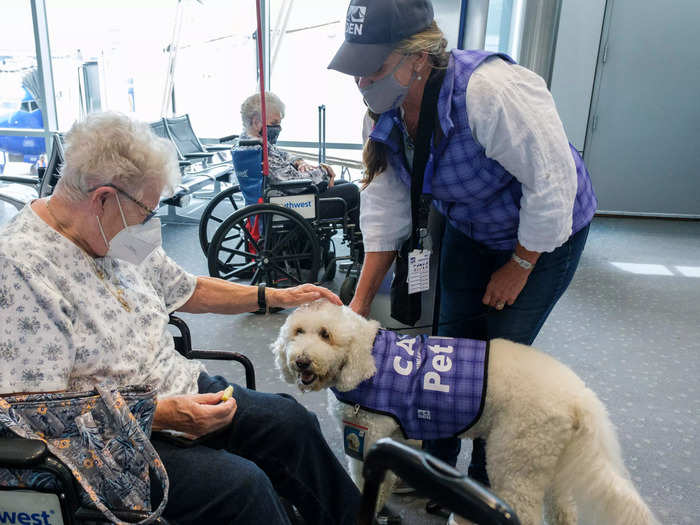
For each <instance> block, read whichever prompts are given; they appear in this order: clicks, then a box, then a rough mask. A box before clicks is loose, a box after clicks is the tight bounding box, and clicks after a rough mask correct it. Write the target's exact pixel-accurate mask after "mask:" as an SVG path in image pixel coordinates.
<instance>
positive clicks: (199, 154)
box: [182, 152, 214, 160]
mask: <svg viewBox="0 0 700 525" xmlns="http://www.w3.org/2000/svg"><path fill="white" fill-rule="evenodd" d="M182 156H183V157H185V159H187V160H190V159H193V160H196V159H210V158H212V157H213V156H214V154H213V153H206V152H195V153H183V154H182Z"/></svg>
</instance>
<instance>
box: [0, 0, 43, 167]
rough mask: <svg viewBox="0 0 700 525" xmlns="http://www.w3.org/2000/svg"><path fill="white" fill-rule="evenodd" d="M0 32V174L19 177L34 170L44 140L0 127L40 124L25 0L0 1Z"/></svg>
mask: <svg viewBox="0 0 700 525" xmlns="http://www.w3.org/2000/svg"><path fill="white" fill-rule="evenodd" d="M0 35H2V40H1V41H0V42H1V43H0V175H4V176H10V177H14V176H23V175H26V174H28V173H29V172H30V171H34V172H36V164H37V162H39V161H40V160H43V154H44V152H45V151H46V147H45V145H44V139H43V137H31V136H17V135H10V134H9V133H7V132H6V133H3V132H2V128H9V129H13V128H25V129H37V130H41V129H43V127H44V123H43V120H42V114H41V111H39V106H38V103H37V101H38V100H40V99H41V97H42V96H43V95H42V90H41V83H40V82H39V80H38V79H39V76H38V72H37V62H36V50H35V47H34V30H33V25H32V11H31V6H30V3H29V0H3V3H2V16H0Z"/></svg>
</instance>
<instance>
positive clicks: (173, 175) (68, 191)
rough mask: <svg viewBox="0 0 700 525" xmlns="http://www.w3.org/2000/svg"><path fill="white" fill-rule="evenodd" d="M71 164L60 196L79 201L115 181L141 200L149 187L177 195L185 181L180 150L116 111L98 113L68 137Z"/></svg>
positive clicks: (67, 165)
mask: <svg viewBox="0 0 700 525" xmlns="http://www.w3.org/2000/svg"><path fill="white" fill-rule="evenodd" d="M65 142H66V153H65V162H64V164H63V167H62V168H61V177H60V179H59V180H58V183H57V185H56V189H55V192H56V193H59V194H61V195H62V196H64V197H65V198H67V199H68V200H71V201H73V202H77V201H80V200H83V199H85V198H86V197H87V195H88V190H91V189H93V188H94V187H96V186H100V185H103V184H109V183H112V184H114V185H116V186H118V187H119V188H121V189H123V190H124V191H127V192H129V193H130V194H131V195H133V196H134V197H135V198H137V199H140V198H142V197H143V196H144V193H145V190H146V189H147V188H154V187H155V188H159V187H162V188H163V193H165V194H172V192H173V191H174V189H175V188H176V187H177V185H178V184H179V183H180V167H179V165H178V160H177V152H176V151H175V146H174V145H173V144H172V143H171V142H170V141H169V140H166V139H162V138H160V137H157V136H156V135H155V134H154V133H153V131H151V128H150V126H149V125H148V124H146V123H145V122H139V121H136V120H132V119H130V118H129V117H127V116H126V115H123V114H121V113H115V112H103V113H92V114H90V115H88V116H87V117H86V118H85V119H84V120H82V121H78V122H76V123H74V124H73V126H72V127H71V129H70V131H68V133H66V137H65Z"/></svg>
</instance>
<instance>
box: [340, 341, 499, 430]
mask: <svg viewBox="0 0 700 525" xmlns="http://www.w3.org/2000/svg"><path fill="white" fill-rule="evenodd" d="M372 356H373V357H374V362H375V364H376V366H377V373H376V374H375V375H374V376H372V377H371V378H369V379H367V380H366V381H363V382H362V383H360V384H359V385H358V386H357V388H355V389H353V390H350V391H348V392H340V391H338V390H336V389H332V390H333V393H334V394H335V396H336V397H337V398H338V400H339V401H341V402H343V403H348V404H351V405H360V406H361V407H362V408H363V409H365V410H369V411H372V412H378V413H381V414H386V415H389V416H391V417H393V418H394V419H395V420H396V421H397V422H398V423H399V425H400V426H401V430H402V431H403V433H404V435H405V436H406V437H407V438H409V439H437V438H442V437H449V436H454V435H457V434H460V433H462V432H464V431H465V430H467V429H468V428H469V427H470V426H472V425H473V424H474V423H475V422H476V421H477V420H478V419H479V416H480V415H481V411H482V410H483V405H484V399H485V397H486V366H487V361H488V343H487V342H486V341H477V340H473V339H453V338H451V337H429V336H427V335H417V336H407V335H400V334H396V333H394V332H391V331H388V330H379V331H378V332H377V336H376V338H375V340H374V347H373V348H372Z"/></svg>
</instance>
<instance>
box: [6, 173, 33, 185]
mask: <svg viewBox="0 0 700 525" xmlns="http://www.w3.org/2000/svg"><path fill="white" fill-rule="evenodd" d="M39 180H40V179H39V177H35V176H33V175H24V176H23V175H0V182H14V183H16V184H26V185H27V186H36V185H37V184H39Z"/></svg>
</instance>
